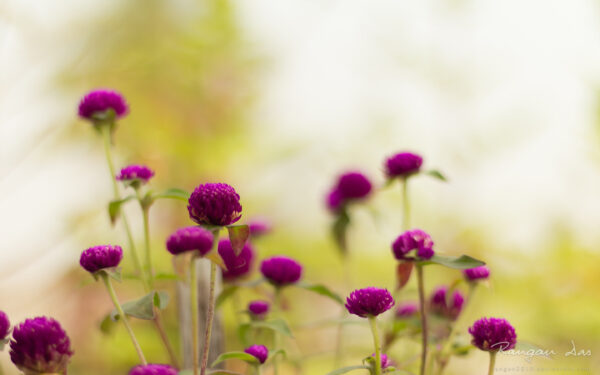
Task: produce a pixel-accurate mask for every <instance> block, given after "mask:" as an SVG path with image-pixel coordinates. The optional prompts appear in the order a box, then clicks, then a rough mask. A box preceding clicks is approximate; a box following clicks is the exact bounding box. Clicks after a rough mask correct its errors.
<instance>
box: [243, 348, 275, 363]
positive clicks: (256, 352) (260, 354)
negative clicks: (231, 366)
mask: <svg viewBox="0 0 600 375" xmlns="http://www.w3.org/2000/svg"><path fill="white" fill-rule="evenodd" d="M244 352H245V353H248V354H250V355H251V356H253V357H255V358H256V359H258V361H259V362H260V363H265V361H266V360H267V357H268V356H269V349H267V347H266V346H264V345H252V346H250V347H248V348H246V349H245V350H244Z"/></svg>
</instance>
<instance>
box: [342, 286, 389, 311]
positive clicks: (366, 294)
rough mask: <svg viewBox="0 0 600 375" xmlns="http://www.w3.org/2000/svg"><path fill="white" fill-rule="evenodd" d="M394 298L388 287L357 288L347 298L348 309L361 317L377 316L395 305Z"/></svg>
mask: <svg viewBox="0 0 600 375" xmlns="http://www.w3.org/2000/svg"><path fill="white" fill-rule="evenodd" d="M394 303H395V302H394V298H393V297H392V295H391V294H390V292H388V290H387V289H381V288H375V287H368V288H364V289H357V290H355V291H353V292H352V293H350V295H349V296H348V297H347V298H346V309H347V310H348V312H349V313H350V314H354V315H358V316H360V317H361V318H368V317H370V316H377V315H379V314H382V313H384V312H386V311H387V310H389V309H391V308H392V306H394Z"/></svg>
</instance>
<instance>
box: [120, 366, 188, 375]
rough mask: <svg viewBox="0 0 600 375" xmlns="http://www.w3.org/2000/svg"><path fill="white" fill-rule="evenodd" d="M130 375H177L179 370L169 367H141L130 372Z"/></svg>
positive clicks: (136, 367)
mask: <svg viewBox="0 0 600 375" xmlns="http://www.w3.org/2000/svg"><path fill="white" fill-rule="evenodd" d="M129 375H177V370H176V369H174V368H173V367H171V366H169V365H157V364H148V365H145V366H144V365H139V366H135V367H134V368H132V369H131V371H129Z"/></svg>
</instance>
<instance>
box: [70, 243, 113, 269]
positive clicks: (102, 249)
mask: <svg viewBox="0 0 600 375" xmlns="http://www.w3.org/2000/svg"><path fill="white" fill-rule="evenodd" d="M121 259H123V249H121V246H118V245H114V246H113V245H99V246H94V247H90V248H89V249H87V250H84V251H83V252H82V253H81V257H80V258H79V264H80V265H81V267H83V268H84V269H85V270H86V271H88V272H90V273H96V272H98V271H100V270H103V269H105V268H113V267H116V266H118V265H119V263H121Z"/></svg>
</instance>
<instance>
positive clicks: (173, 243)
mask: <svg viewBox="0 0 600 375" xmlns="http://www.w3.org/2000/svg"><path fill="white" fill-rule="evenodd" d="M212 247H213V234H212V233H211V232H210V231H208V230H206V229H204V228H201V227H185V228H180V229H177V230H176V231H175V232H174V233H173V234H171V235H170V236H169V238H167V250H168V251H169V252H170V253H171V254H173V255H178V254H181V253H185V252H188V251H196V252H198V254H199V255H200V256H204V255H206V254H207V253H208V252H210V250H211V249H212Z"/></svg>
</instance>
